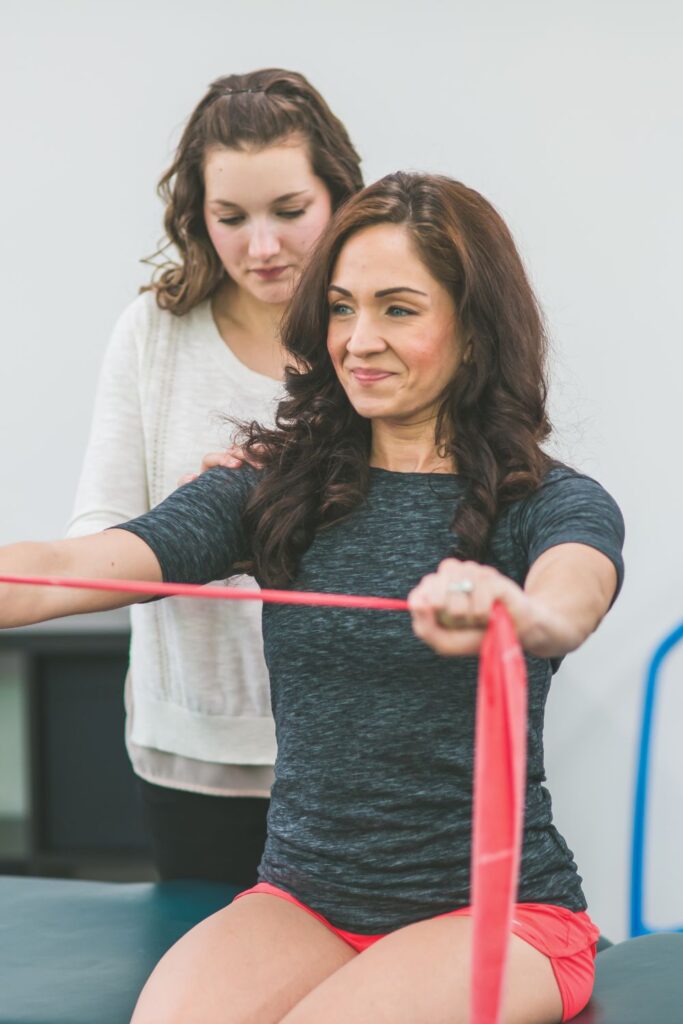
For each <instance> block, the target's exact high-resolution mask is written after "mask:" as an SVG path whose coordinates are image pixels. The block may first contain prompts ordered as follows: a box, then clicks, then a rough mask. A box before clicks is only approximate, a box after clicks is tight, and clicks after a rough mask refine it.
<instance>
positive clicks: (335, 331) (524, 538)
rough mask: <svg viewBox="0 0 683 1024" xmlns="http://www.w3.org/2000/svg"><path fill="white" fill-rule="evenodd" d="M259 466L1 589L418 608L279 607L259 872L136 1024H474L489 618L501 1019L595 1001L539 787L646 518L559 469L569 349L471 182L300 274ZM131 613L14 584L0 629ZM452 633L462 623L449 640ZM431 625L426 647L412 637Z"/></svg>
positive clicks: (86, 596)
mask: <svg viewBox="0 0 683 1024" xmlns="http://www.w3.org/2000/svg"><path fill="white" fill-rule="evenodd" d="M283 340H284V344H285V346H286V348H287V350H288V352H289V355H290V360H291V366H290V369H289V370H288V372H287V381H286V385H287V391H288V397H287V398H286V400H285V401H283V402H282V404H281V405H280V407H279V413H278V420H277V426H276V428H275V429H270V430H267V429H262V428H260V427H259V426H258V425H256V424H252V426H251V427H250V428H249V429H248V431H247V434H246V435H245V446H246V450H247V453H248V452H249V450H252V451H258V453H259V455H258V458H259V463H260V468H259V469H255V468H253V467H251V466H249V465H245V466H244V467H242V468H240V469H226V468H222V467H219V468H215V469H212V470H210V471H209V472H207V473H205V474H204V475H202V476H201V477H199V478H198V479H197V480H196V481H194V482H193V483H190V484H188V485H186V486H185V487H182V488H181V489H180V490H179V491H177V492H175V494H173V495H171V496H170V497H169V498H167V499H166V501H164V502H163V503H162V504H161V505H159V506H158V507H157V508H156V509H153V510H152V511H151V512H148V513H147V514H145V515H143V516H141V517H139V518H138V519H135V520H133V521H131V522H128V523H125V524H122V526H121V527H119V528H116V529H111V530H108V531H106V532H104V533H101V534H98V535H95V536H92V537H86V538H82V539H79V540H71V541H61V542H58V543H55V544H19V545H14V546H11V547H8V548H5V549H2V551H0V571H1V572H12V571H14V572H21V573H31V572H33V573H39V572H41V573H43V572H48V571H49V572H50V573H54V574H64V575H69V574H71V575H85V574H89V575H93V576H103V577H111V576H116V577H119V578H124V579H125V578H138V579H142V580H152V581H159V580H162V579H164V580H173V581H185V582H204V581H206V582H208V581H210V580H214V579H222V578H224V577H226V576H229V575H230V574H231V573H235V572H236V571H245V570H246V571H249V572H251V573H252V574H253V575H254V576H255V578H256V579H257V580H258V582H259V583H260V584H262V585H265V586H281V587H288V588H292V589H295V590H320V591H332V592H351V593H361V594H380V595H385V596H394V597H402V596H405V595H406V594H407V593H409V595H410V596H409V603H410V609H411V614H410V620H409V618H408V616H404V615H401V614H398V613H396V614H389V613H386V612H377V611H370V610H368V611H359V610H345V609H320V608H315V607H301V606H289V605H266V606H265V608H264V615H263V632H264V641H265V652H266V660H267V663H268V668H269V672H270V677H271V685H272V703H273V711H274V715H275V720H276V726H277V738H278V761H277V765H276V781H275V785H274V788H273V792H272V802H271V808H270V812H269V817H268V840H267V844H266V849H265V853H264V856H263V859H262V862H261V865H260V871H259V875H260V882H259V884H258V885H257V886H256V887H255V888H254V889H251V890H249V891H248V892H246V893H243V894H242V895H241V897H239V898H238V899H237V900H236V901H235V902H234V903H233V904H232V905H231V906H229V907H227V908H226V909H224V910H222V911H220V912H219V913H218V914H216V915H214V916H213V917H211V918H209V919H208V920H206V921H204V922H203V923H202V924H200V925H199V926H198V927H196V928H195V929H193V930H192V931H191V932H190V933H188V934H187V935H186V936H185V937H184V938H183V939H181V940H180V942H178V943H177V945H176V946H174V947H173V948H172V949H171V950H170V951H169V952H168V953H167V954H166V956H165V957H164V958H163V960H162V961H161V963H160V964H159V965H158V967H157V968H156V970H155V971H154V973H153V974H152V976H151V978H150V979H149V981H148V983H147V985H146V987H145V988H144V990H143V992H142V994H141V996H140V999H139V1002H138V1006H137V1008H136V1010H135V1014H134V1017H133V1021H134V1024H151V1022H155V1024H156V1022H158V1021H164V1024H171V1022H175V1021H178V1022H181V1021H182V1022H183V1024H191V1022H197V1024H200V1022H201V1024H219V1022H220V1024H246V1022H258V1024H269V1022H276V1021H278V1022H286V1024H309V1022H310V1024H312V1022H316V1024H318V1022H320V1021H325V1022H326V1024H336V1022H339V1024H342V1022H343V1024H351V1022H371V1021H372V1022H373V1024H375V1022H378V1021H391V1022H392V1024H401V1022H405V1024H421V1022H424V1024H435V1022H437V1021H449V1022H451V1024H453V1022H463V1024H464V1022H465V1021H466V1020H467V1014H468V974H469V951H470V942H471V921H470V917H469V907H468V904H469V867H470V845H471V809H472V808H471V791H472V765H473V726H474V707H475V689H476V679H477V658H476V655H477V653H478V650H479V647H480V643H481V640H482V637H483V631H484V627H485V625H486V622H487V619H488V615H489V612H490V610H491V607H492V604H493V602H494V601H495V600H500V601H502V602H504V604H505V605H506V606H507V608H508V609H509V611H510V613H511V615H512V618H513V620H514V623H515V626H516V629H517V633H518V636H519V639H520V642H521V644H522V646H523V648H524V650H525V652H526V657H527V668H528V675H529V732H528V756H529V763H528V780H527V796H526V819H525V827H524V842H523V855H522V867H521V878H520V886H519V894H518V898H519V901H520V902H519V903H518V904H517V906H516V910H515V913H514V921H513V936H512V939H511V950H510V960H509V967H508V976H507V977H508V980H507V990H506V1002H505V1011H504V1019H505V1021H506V1024H546V1022H547V1024H551V1022H557V1021H560V1020H567V1019H569V1018H570V1017H571V1016H573V1015H574V1014H575V1013H577V1012H578V1011H579V1010H580V1009H581V1008H582V1007H583V1006H584V1005H585V1003H586V1002H587V1000H588V998H589V996H590V992H591V988H592V983H593V959H594V944H595V941H596V939H597V935H598V931H597V929H596V928H595V926H594V925H593V923H592V922H591V920H590V918H589V917H588V915H587V914H586V902H585V899H584V896H583V893H582V891H581V882H580V878H579V875H578V873H577V869H576V865H575V864H574V861H573V858H572V854H571V852H570V850H569V849H568V847H567V845H566V843H565V841H564V839H563V838H562V837H561V836H560V835H559V834H558V832H557V831H556V829H555V828H554V826H553V824H552V814H551V805H550V796H549V794H548V792H547V790H546V789H545V787H544V786H543V780H544V768H543V739H542V737H543V712H544V705H545V700H546V696H547V693H548V688H549V684H550V679H551V676H552V673H553V671H554V670H555V669H556V668H557V666H558V664H559V661H560V660H561V658H562V657H563V656H564V655H565V654H567V653H568V652H570V651H572V650H574V649H576V648H577V647H579V646H580V644H582V643H583V641H584V640H585V639H586V638H587V637H588V636H589V635H590V634H591V633H592V631H593V630H594V629H595V628H596V626H597V625H598V624H599V622H600V621H601V619H602V617H603V616H604V614H605V613H606V611H607V610H608V608H609V606H610V604H611V603H612V601H613V600H614V597H615V594H616V592H617V590H618V587H619V585H620V582H621V577H622V560H621V546H622V541H623V525H622V520H621V516H620V513H619V510H618V508H617V507H616V505H615V504H614V502H613V500H612V499H611V498H610V497H609V495H608V494H606V492H605V491H604V490H603V489H602V488H601V487H600V485H599V484H597V483H596V482H595V481H593V480H591V479H589V478H588V477H585V476H581V475H580V474H578V473H575V472H573V471H572V470H570V469H568V468H567V467H565V466H563V465H561V464H558V463H556V462H553V461H552V460H551V459H550V458H549V457H548V456H547V455H546V454H545V453H544V451H543V450H542V447H541V444H542V442H543V441H544V440H545V438H546V437H547V436H548V434H549V430H550V427H549V423H548V419H547V415H546V407H545V399H546V385H545V377H544V356H545V336H544V332H543V327H542V321H541V317H540V314H539V311H538V307H537V304H536V301H535V298H534V295H533V292H532V290H531V288H530V285H529V282H528V280H527V278H526V275H525V273H524V270H523V267H522V264H521V261H520V259H519V256H518V254H517V251H516V249H515V246H514V243H513V241H512V239H511V237H510V234H509V232H508V230H507V228H506V226H505V224H504V223H503V221H502V220H501V218H500V217H499V216H498V214H497V213H496V212H495V211H494V210H493V208H492V207H491V206H490V204H489V203H487V202H486V201H485V200H484V199H483V198H482V197H481V196H480V195H479V194H478V193H476V192H473V191H472V190H470V189H468V188H465V187H464V186H463V185H461V184H459V183H457V182H454V181H452V180H450V179H448V178H443V177H436V176H431V175H410V174H394V175H390V176H388V177H386V178H384V179H382V180H381V181H380V182H378V183H376V184H375V185H373V186H371V187H370V188H367V189H365V190H364V191H363V192H361V193H359V194H358V195H357V196H356V197H354V198H352V199H351V200H350V201H349V202H348V203H347V204H346V205H345V206H344V207H343V208H342V209H341V210H340V211H339V212H338V213H337V215H336V216H335V218H334V220H333V221H332V223H331V224H330V226H329V227H328V228H327V229H326V231H325V232H324V234H323V236H322V238H321V240H320V242H319V244H318V246H317V247H316V251H315V254H314V257H313V259H312V260H311V262H310V263H309V265H308V267H307V269H306V270H305V271H304V274H303V276H302V279H301V282H300V285H299V287H298V289H297V291H296V294H295V296H294V300H293V303H292V306H291V307H290V312H289V315H288V318H287V322H286V325H285V328H284V333H283ZM127 600H130V601H132V600H134V598H133V596H132V595H130V596H129V597H128V598H126V595H123V596H121V595H113V594H102V593H99V592H93V591H82V592H79V591H75V590H63V591H60V590H56V589H47V588H46V589H45V590H42V589H38V590H37V589H36V588H34V587H28V586H25V587H18V586H14V587H9V586H5V587H1V588H0V624H1V625H5V626H10V625H16V624H18V623H27V622H35V621H37V620H39V619H45V618H50V617H54V616H58V615H65V614H72V613H77V612H84V611H90V610H96V609H101V608H105V607H113V606H115V605H119V604H123V603H126V602H127ZM454 624H455V625H456V626H457V627H458V628H456V629H453V628H448V627H450V626H453V625H454ZM411 625H412V630H411Z"/></svg>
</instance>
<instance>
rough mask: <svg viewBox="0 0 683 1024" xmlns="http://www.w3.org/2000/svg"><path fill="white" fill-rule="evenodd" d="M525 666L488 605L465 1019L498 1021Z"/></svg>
mask: <svg viewBox="0 0 683 1024" xmlns="http://www.w3.org/2000/svg"><path fill="white" fill-rule="evenodd" d="M0 583H17V584H19V583H21V584H29V585H34V586H52V587H75V588H77V589H79V590H109V591H118V592H121V593H125V594H144V595H147V596H158V597H195V598H196V597H200V598H203V599H209V600H231V601H264V602H269V603H274V604H303V605H318V606H327V607H333V608H374V609H376V610H378V611H407V610H408V603H407V601H403V600H398V599H396V598H386V597H369V596H367V597H366V596H359V595H355V594H317V593H310V592H306V591H298V590H258V591H255V590H241V589H238V588H237V587H203V586H196V585H194V584H189V583H145V582H141V581H139V580H109V579H97V580H93V579H85V578H79V577H75V576H74V577H59V576H18V575H8V574H5V575H0ZM526 686H527V684H526V666H525V664H524V657H523V655H522V652H521V649H520V647H519V644H518V642H517V638H516V636H515V631H514V627H513V625H512V620H511V618H510V615H509V613H508V611H507V609H506V608H505V607H504V606H503V605H502V604H500V602H497V603H496V604H495V605H494V606H493V610H492V612H491V616H490V619H489V625H488V628H487V630H486V634H485V636H484V641H483V643H482V648H481V654H480V658H479V685H478V692H477V720H476V730H475V761H474V792H473V811H472V815H473V839H472V882H471V886H472V893H471V904H472V919H473V920H472V929H473V933H472V966H471V996H470V999H471V1007H470V1024H500V1022H501V1019H502V1000H503V985H504V981H505V968H506V965H507V954H508V946H509V937H510V926H511V923H512V912H513V907H514V903H515V897H516V891H517V881H518V878H519V861H520V851H521V842H522V823H523V814H524V793H525V775H526V700H527V689H526Z"/></svg>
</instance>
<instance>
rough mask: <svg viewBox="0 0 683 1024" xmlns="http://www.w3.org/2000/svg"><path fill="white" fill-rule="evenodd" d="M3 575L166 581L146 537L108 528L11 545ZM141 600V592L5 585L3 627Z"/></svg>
mask: <svg viewBox="0 0 683 1024" xmlns="http://www.w3.org/2000/svg"><path fill="white" fill-rule="evenodd" d="M3 573H5V574H16V575H20V576H91V577H96V578H97V577H100V578H102V577H103V578H110V579H135V580H147V581H149V582H152V583H158V582H160V581H161V568H160V566H159V562H158V561H157V558H156V555H155V554H154V552H153V551H152V549H151V548H150V547H149V546H148V545H147V544H146V543H145V541H144V540H141V538H140V537H137V536H136V535H135V534H134V533H130V532H129V531H127V530H105V531H104V532H103V533H96V534H93V535H92V536H90V537H79V538H76V539H74V540H60V541H47V542H43V543H35V542H31V541H26V542H24V543H20V544H10V545H8V546H7V547H3V548H0V575H1V574H3ZM138 600H140V598H139V597H138V596H137V595H135V594H118V593H116V594H113V593H108V592H107V591H97V590H75V589H66V588H62V587H37V586H27V585H21V584H13V583H0V628H4V629H6V628H8V627H10V626H27V625H29V624H30V623H33V622H43V621H44V620H45V619H56V618H59V617H60V616H62V615H78V614H80V613H83V612H97V611H104V610H105V609H108V608H120V607H123V606H124V605H128V604H134V603H135V601H138Z"/></svg>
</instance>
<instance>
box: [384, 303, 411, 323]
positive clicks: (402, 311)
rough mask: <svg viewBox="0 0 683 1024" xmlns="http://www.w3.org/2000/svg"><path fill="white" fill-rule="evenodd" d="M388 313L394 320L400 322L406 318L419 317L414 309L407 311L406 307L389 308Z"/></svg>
mask: <svg viewBox="0 0 683 1024" xmlns="http://www.w3.org/2000/svg"><path fill="white" fill-rule="evenodd" d="M387 313H388V314H389V316H391V317H392V318H393V319H394V320H398V319H400V318H401V317H404V316H417V314H416V313H415V310H414V309H406V308H405V306H389V308H388V309H387Z"/></svg>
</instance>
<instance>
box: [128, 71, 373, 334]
mask: <svg viewBox="0 0 683 1024" xmlns="http://www.w3.org/2000/svg"><path fill="white" fill-rule="evenodd" d="M292 134H298V135H300V136H301V137H302V139H303V140H304V141H305V142H306V143H307V145H308V148H309V154H310V158H311V166H312V169H313V173H314V174H315V175H316V176H317V177H318V178H320V179H321V180H322V181H323V182H324V183H325V185H326V186H327V188H328V190H329V193H330V197H331V200H332V208H333V209H334V210H336V209H337V208H338V207H339V206H340V205H341V204H342V203H343V202H344V201H345V200H346V199H348V198H349V196H351V195H353V194H354V193H355V192H357V191H358V190H359V189H361V188H362V187H363V177H362V174H361V170H360V157H359V156H358V154H357V153H356V150H355V149H354V148H353V145H352V144H351V140H350V139H349V136H348V133H347V131H346V128H345V127H344V125H343V124H342V122H341V121H340V120H339V119H338V118H337V117H335V116H334V114H333V113H332V111H331V110H330V108H329V107H328V105H327V104H326V103H325V100H324V99H323V98H322V96H321V95H320V93H319V92H318V91H317V90H316V89H314V88H313V86H312V85H311V84H310V82H308V81H307V80H306V79H305V78H304V76H303V75H300V74H298V73H297V72H296V71H283V70H281V69H280V68H265V69H263V70H261V71H250V72H248V73H247V74H244V75H227V76H226V77H224V78H217V79H216V81H215V82H213V83H212V85H211V86H210V87H209V91H208V92H207V93H206V95H205V96H204V98H203V99H202V100H201V101H200V103H199V104H198V105H197V107H196V108H195V110H194V111H193V112H192V114H191V115H190V119H189V121H188V123H187V125H186V127H185V130H184V132H183V135H182V138H181V140H180V143H179V145H178V148H177V150H176V154H175V157H174V159H173V163H172V164H171V166H170V167H169V168H168V170H167V171H166V172H165V174H164V175H163V177H162V178H161V180H160V182H159V187H158V192H159V195H160V196H161V198H162V200H163V201H164V203H165V205H166V211H165V215H164V228H165V231H166V235H167V239H168V241H167V242H166V244H164V245H163V246H162V247H161V249H159V250H158V251H157V252H156V253H155V254H154V256H152V257H150V259H149V260H148V261H147V262H150V263H152V264H153V265H155V266H156V267H157V273H156V274H155V279H154V280H153V282H152V284H151V285H150V286H149V287H150V288H152V289H153V290H154V291H155V292H156V299H157V302H158V304H159V306H160V307H161V308H162V309H168V310H170V311H171V312H172V313H176V314H178V315H179V316H180V315H182V314H183V313H187V312H189V310H191V309H193V307H194V306H196V305H198V303H200V302H202V301H203V300H204V299H206V298H208V296H210V295H212V294H213V292H214V291H215V290H216V288H217V287H218V285H219V284H220V283H221V281H222V280H223V279H224V277H225V270H224V268H223V265H222V263H221V261H220V259H219V257H218V254H217V253H216V250H215V249H214V247H213V245H212V244H211V240H210V238H209V235H208V232H207V230H206V225H205V223H204V209H203V207H204V175H203V165H204V158H205V156H206V152H207V149H209V148H211V147H212V146H226V147H228V148H230V149H243V148H245V147H255V148H262V147H264V146H269V145H272V144H274V143H276V142H278V141H280V140H281V139H283V138H286V137H287V136H290V135H292ZM170 245H173V246H175V249H176V251H177V254H178V257H179V262H174V261H172V260H168V259H164V260H163V262H162V263H161V264H160V265H159V264H157V263H155V260H156V259H157V258H158V257H160V256H161V257H163V254H164V252H165V250H166V249H167V248H168V247H169V246H170ZM142 290H143V291H144V290H146V289H142Z"/></svg>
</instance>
